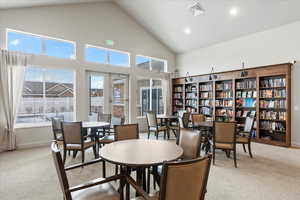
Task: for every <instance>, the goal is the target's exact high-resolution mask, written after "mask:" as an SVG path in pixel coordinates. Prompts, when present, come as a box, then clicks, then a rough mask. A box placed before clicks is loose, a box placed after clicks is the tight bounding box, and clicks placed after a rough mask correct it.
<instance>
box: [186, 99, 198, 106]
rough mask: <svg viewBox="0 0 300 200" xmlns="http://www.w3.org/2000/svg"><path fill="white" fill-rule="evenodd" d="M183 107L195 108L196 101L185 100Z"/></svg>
mask: <svg viewBox="0 0 300 200" xmlns="http://www.w3.org/2000/svg"><path fill="white" fill-rule="evenodd" d="M185 105H186V106H192V107H197V100H186V102H185Z"/></svg>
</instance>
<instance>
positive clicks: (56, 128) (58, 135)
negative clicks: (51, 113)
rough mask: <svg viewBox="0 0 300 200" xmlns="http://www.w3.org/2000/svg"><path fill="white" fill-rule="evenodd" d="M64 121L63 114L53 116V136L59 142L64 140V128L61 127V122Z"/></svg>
mask: <svg viewBox="0 0 300 200" xmlns="http://www.w3.org/2000/svg"><path fill="white" fill-rule="evenodd" d="M63 121H64V116H63V115H61V116H56V117H51V122H52V132H53V138H54V140H56V141H58V142H62V141H63V136H62V128H61V122H63Z"/></svg>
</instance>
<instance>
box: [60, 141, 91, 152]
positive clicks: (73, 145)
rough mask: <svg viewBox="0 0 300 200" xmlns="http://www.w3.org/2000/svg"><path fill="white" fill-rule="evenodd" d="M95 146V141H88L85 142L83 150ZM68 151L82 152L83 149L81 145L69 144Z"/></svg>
mask: <svg viewBox="0 0 300 200" xmlns="http://www.w3.org/2000/svg"><path fill="white" fill-rule="evenodd" d="M93 145H95V141H92V140H87V141H84V144H83V148H84V149H87V148H90V147H92V146H93ZM66 149H68V150H72V149H75V150H80V149H81V144H67V145H66Z"/></svg>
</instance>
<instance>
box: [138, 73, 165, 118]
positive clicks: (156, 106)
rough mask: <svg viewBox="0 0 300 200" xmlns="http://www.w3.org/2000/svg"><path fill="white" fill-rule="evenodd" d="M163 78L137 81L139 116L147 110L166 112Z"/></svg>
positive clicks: (143, 114)
mask: <svg viewBox="0 0 300 200" xmlns="http://www.w3.org/2000/svg"><path fill="white" fill-rule="evenodd" d="M162 95H163V93H162V86H161V80H154V79H140V80H138V81H137V116H145V115H146V112H147V111H150V110H151V111H154V112H155V113H156V114H164V102H163V96H162Z"/></svg>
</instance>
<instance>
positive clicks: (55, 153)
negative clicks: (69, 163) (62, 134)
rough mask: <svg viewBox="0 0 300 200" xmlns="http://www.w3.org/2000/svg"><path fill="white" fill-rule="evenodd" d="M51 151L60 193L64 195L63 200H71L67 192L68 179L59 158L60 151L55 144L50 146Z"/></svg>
mask: <svg viewBox="0 0 300 200" xmlns="http://www.w3.org/2000/svg"><path fill="white" fill-rule="evenodd" d="M51 151H52V157H53V161H54V165H55V169H56V172H57V175H58V179H59V184H60V187H61V190H62V192H63V193H64V199H66V200H71V199H72V198H71V193H70V192H69V183H68V178H67V175H66V171H65V168H64V164H63V161H62V158H61V154H60V149H59V147H58V145H57V144H56V143H55V142H53V143H52V144H51Z"/></svg>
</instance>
